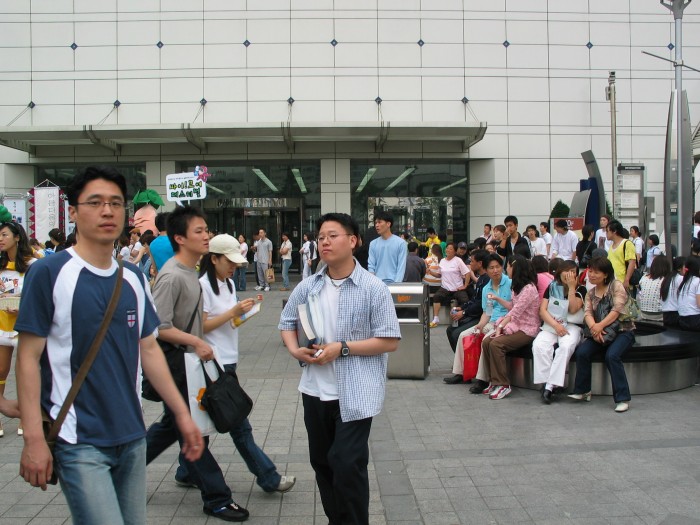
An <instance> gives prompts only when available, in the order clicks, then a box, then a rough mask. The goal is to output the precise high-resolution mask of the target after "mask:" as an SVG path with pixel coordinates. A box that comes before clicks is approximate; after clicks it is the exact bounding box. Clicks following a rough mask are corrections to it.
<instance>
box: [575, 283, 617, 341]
mask: <svg viewBox="0 0 700 525" xmlns="http://www.w3.org/2000/svg"><path fill="white" fill-rule="evenodd" d="M611 284H612V283H611ZM590 293H593V291H592V290H591V292H590ZM612 308H613V297H612V293H610V286H608V291H607V292H605V295H604V296H603V297H602V298H601V299H600V301H598V306H596V309H595V311H594V312H593V319H594V320H595V322H596V323H599V322H600V321H602V320H603V319H605V318H606V317H607V316H608V314H609V313H610V312H611V310H612ZM619 331H620V321H618V320H617V319H616V320H615V321H613V322H612V323H610V324H609V325H608V326H606V327H605V328H604V329H603V345H604V346H608V345H609V344H610V343H612V342H613V341H614V340H615V338H616V337H617V334H618V332H619ZM583 336H584V337H586V338H588V339H593V340H595V338H594V337H593V335H592V334H591V329H590V328H589V327H588V325H586V326H584V327H583Z"/></svg>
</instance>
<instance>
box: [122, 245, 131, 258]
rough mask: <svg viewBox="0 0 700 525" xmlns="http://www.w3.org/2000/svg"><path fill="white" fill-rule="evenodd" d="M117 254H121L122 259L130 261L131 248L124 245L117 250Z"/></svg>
mask: <svg viewBox="0 0 700 525" xmlns="http://www.w3.org/2000/svg"><path fill="white" fill-rule="evenodd" d="M119 255H121V256H122V260H123V261H126V262H131V249H130V248H129V247H128V246H124V248H122V249H121V250H119Z"/></svg>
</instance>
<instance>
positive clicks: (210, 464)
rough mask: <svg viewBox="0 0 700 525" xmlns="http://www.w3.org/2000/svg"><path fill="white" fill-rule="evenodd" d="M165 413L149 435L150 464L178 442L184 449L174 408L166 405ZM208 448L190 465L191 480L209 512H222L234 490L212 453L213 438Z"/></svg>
mask: <svg viewBox="0 0 700 525" xmlns="http://www.w3.org/2000/svg"><path fill="white" fill-rule="evenodd" d="M163 407H164V412H163V417H162V418H161V420H160V421H157V422H155V423H153V424H152V425H151V426H150V428H149V429H148V433H147V434H146V443H147V445H148V446H147V450H146V464H147V465H148V464H149V463H150V462H151V461H153V460H154V459H156V458H157V457H158V456H159V455H160V454H161V453H162V452H163V451H164V450H165V449H167V448H168V447H170V445H172V444H173V443H175V441H177V442H178V443H180V446H182V435H181V434H180V432H179V431H178V430H177V425H176V424H175V418H174V417H173V414H172V412H171V411H170V409H169V408H168V407H167V406H166V405H165V404H163ZM204 442H205V445H206V448H205V449H204V453H203V454H202V457H201V458H199V459H198V460H197V461H194V462H187V470H188V472H189V478H190V479H191V480H192V482H193V483H195V485H197V487H199V490H200V491H201V493H202V502H203V503H204V506H205V507H207V508H208V509H212V510H215V509H218V508H221V507H223V506H225V505H228V504H229V503H231V502H232V501H233V500H232V499H231V489H230V488H229V487H228V485H227V484H226V480H225V479H224V474H223V472H221V467H219V464H218V463H217V462H216V459H214V456H212V454H211V451H210V450H209V438H208V437H205V438H204Z"/></svg>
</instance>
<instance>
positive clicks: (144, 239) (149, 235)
mask: <svg viewBox="0 0 700 525" xmlns="http://www.w3.org/2000/svg"><path fill="white" fill-rule="evenodd" d="M155 238H156V236H155V235H153V232H152V231H151V230H146V232H145V233H144V234H143V235H142V236H141V239H140V240H139V242H140V243H141V244H142V245H144V244H145V245H147V246H148V245H150V244H151V242H152V241H153V239H155Z"/></svg>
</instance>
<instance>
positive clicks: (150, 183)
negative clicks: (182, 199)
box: [146, 160, 176, 211]
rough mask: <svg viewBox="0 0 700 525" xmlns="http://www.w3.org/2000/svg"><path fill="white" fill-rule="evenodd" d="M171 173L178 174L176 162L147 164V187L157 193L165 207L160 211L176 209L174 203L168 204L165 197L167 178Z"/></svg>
mask: <svg viewBox="0 0 700 525" xmlns="http://www.w3.org/2000/svg"><path fill="white" fill-rule="evenodd" d="M171 173H176V171H175V162H174V161H171V160H163V161H149V162H146V186H147V187H148V189H150V190H155V191H157V192H158V193H159V194H160V196H161V197H163V202H164V203H165V205H164V206H163V207H162V208H159V210H158V211H170V210H173V209H175V203H174V202H168V199H166V197H165V177H166V176H167V175H170V174H171Z"/></svg>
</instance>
